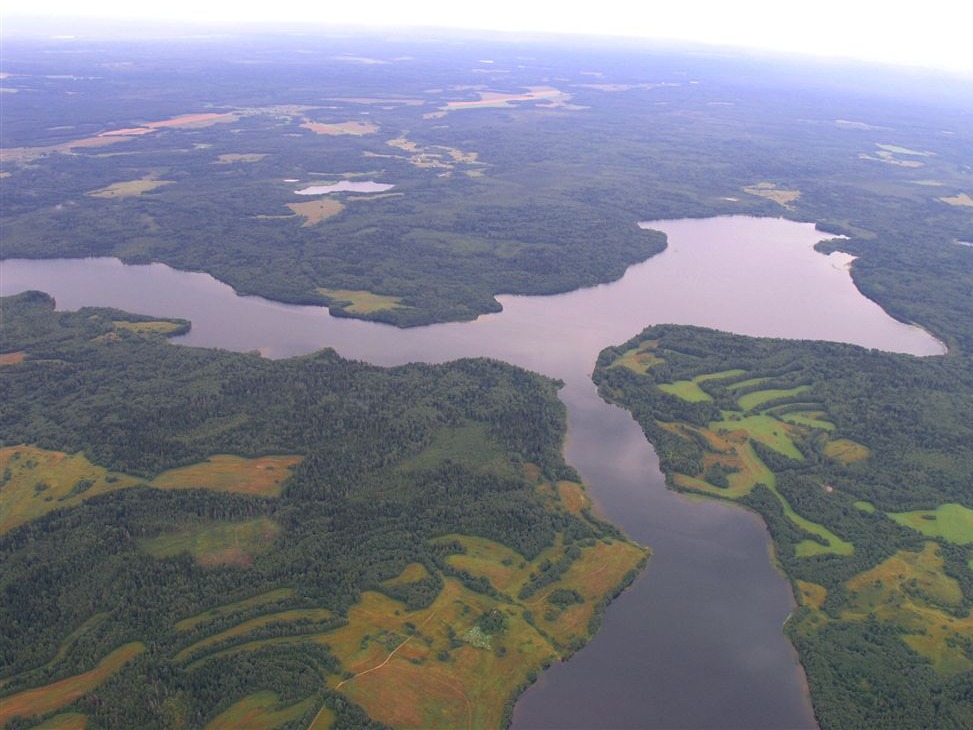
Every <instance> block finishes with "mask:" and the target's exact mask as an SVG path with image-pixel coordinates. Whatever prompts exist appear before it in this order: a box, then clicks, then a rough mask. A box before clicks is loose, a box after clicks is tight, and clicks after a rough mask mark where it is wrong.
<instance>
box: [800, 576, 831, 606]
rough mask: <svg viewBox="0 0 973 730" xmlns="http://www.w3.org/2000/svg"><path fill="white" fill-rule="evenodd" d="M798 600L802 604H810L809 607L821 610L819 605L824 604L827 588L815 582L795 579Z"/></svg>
mask: <svg viewBox="0 0 973 730" xmlns="http://www.w3.org/2000/svg"><path fill="white" fill-rule="evenodd" d="M797 589H798V591H799V593H798V602H799V603H800V605H802V606H810V607H811V608H814V609H817V610H821V606H823V605H824V599H826V598H827V597H828V590H827V589H826V588H825V587H824V586H822V585H818V584H817V583H810V582H808V581H804V580H799V581H797Z"/></svg>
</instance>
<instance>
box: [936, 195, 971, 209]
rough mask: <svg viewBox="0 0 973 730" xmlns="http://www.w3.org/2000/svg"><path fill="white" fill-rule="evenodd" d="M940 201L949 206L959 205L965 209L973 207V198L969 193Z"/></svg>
mask: <svg viewBox="0 0 973 730" xmlns="http://www.w3.org/2000/svg"><path fill="white" fill-rule="evenodd" d="M940 200H941V201H943V202H944V203H946V204H948V205H958V206H961V207H964V208H968V207H973V198H971V197H970V195H969V193H959V194H958V195H953V196H952V197H946V198H940Z"/></svg>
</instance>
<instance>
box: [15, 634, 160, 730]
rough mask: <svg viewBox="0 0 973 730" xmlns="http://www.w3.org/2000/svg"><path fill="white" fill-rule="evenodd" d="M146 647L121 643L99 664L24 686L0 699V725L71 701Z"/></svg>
mask: <svg viewBox="0 0 973 730" xmlns="http://www.w3.org/2000/svg"><path fill="white" fill-rule="evenodd" d="M143 651H145V645H144V644H142V643H141V642H138V641H133V642H132V643H130V644H125V645H124V646H120V647H118V648H117V649H115V651H113V652H111V653H110V654H109V655H108V656H106V657H105V658H104V659H102V660H101V661H100V662H98V666H96V667H95V668H94V669H92V670H91V671H88V672H84V673H83V674H76V675H75V676H73V677H67V678H66V679H62V680H59V681H57V682H54V683H52V684H48V685H46V686H44V687H37V688H35V689H29V690H25V691H23V692H18V693H17V694H14V695H10V696H9V697H4V698H2V700H0V725H5V724H6V723H7V722H9V721H10V720H12V719H13V718H15V717H31V716H32V715H45V714H47V713H49V712H53V711H55V710H57V709H60V708H61V707H65V706H66V705H70V704H71V703H72V702H74V701H75V700H77V699H79V698H80V697H83V696H84V695H86V694H87V693H88V692H91V691H92V690H93V689H95V688H96V687H98V685H100V684H101V683H102V682H104V681H105V680H106V679H108V678H109V677H110V676H111V675H113V674H115V672H117V671H118V670H119V669H121V668H122V667H123V666H124V665H125V664H127V663H128V662H130V661H131V660H132V659H134V658H135V657H136V656H138V655H139V654H141V653H142V652H143Z"/></svg>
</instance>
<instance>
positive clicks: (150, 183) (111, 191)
mask: <svg viewBox="0 0 973 730" xmlns="http://www.w3.org/2000/svg"><path fill="white" fill-rule="evenodd" d="M173 182H174V181H173V180H156V179H155V178H154V177H143V178H141V179H139V180H125V181H123V182H117V183H112V184H111V185H109V186H107V187H104V188H99V189H98V190H92V191H91V192H90V193H88V196H89V197H92V198H137V197H138V196H140V195H142V194H143V193H148V192H150V191H152V190H156V189H158V188H161V187H162V186H164V185H171V184H172V183H173Z"/></svg>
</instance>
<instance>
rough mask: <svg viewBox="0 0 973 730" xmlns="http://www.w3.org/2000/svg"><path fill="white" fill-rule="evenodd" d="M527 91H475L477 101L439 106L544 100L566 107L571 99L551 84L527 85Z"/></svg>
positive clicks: (450, 107) (451, 107) (502, 105)
mask: <svg viewBox="0 0 973 730" xmlns="http://www.w3.org/2000/svg"><path fill="white" fill-rule="evenodd" d="M526 88H527V93H524V94H508V93H506V92H498V91H480V92H477V93H478V94H479V95H480V98H479V99H478V100H477V101H449V102H446V106H444V107H440V111H457V110H460V109H489V108H508V107H512V106H513V103H514V102H522V101H538V102H545V103H544V104H542V106H546V107H552V108H554V107H562V108H568V107H570V106H571V105H569V104H568V103H567V102H568V101H569V100H570V99H571V95H570V94H566V93H565V92H563V91H560V90H558V89H555V88H554V87H553V86H528V87H526Z"/></svg>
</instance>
